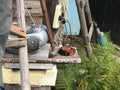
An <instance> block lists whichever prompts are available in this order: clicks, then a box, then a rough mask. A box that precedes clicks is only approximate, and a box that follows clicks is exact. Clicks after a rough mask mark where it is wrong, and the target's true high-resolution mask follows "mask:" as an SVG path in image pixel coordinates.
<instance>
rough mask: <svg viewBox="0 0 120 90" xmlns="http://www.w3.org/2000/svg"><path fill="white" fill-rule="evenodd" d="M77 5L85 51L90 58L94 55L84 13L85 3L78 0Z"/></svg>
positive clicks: (82, 0)
mask: <svg viewBox="0 0 120 90" xmlns="http://www.w3.org/2000/svg"><path fill="white" fill-rule="evenodd" d="M76 5H77V9H78V14H79V19H80V24H81V32H82V37H83V40H84V44H85V50H86V53H87V56H88V57H90V56H91V55H92V47H91V44H90V41H89V39H88V29H87V23H86V18H85V12H84V6H85V1H84V0H76Z"/></svg>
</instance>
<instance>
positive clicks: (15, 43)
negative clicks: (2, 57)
mask: <svg viewBox="0 0 120 90" xmlns="http://www.w3.org/2000/svg"><path fill="white" fill-rule="evenodd" d="M26 45H27V41H26V39H25V38H15V39H12V40H7V43H6V47H7V48H9V47H24V46H26Z"/></svg>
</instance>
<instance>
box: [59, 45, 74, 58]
mask: <svg viewBox="0 0 120 90" xmlns="http://www.w3.org/2000/svg"><path fill="white" fill-rule="evenodd" d="M59 53H60V54H61V55H64V56H72V55H74V53H75V49H74V48H71V47H68V46H63V47H61V48H60V50H59Z"/></svg>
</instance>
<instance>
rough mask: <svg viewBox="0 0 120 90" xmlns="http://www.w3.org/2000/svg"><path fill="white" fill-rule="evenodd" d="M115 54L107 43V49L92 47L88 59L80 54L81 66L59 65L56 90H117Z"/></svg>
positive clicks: (119, 68) (119, 70)
mask: <svg viewBox="0 0 120 90" xmlns="http://www.w3.org/2000/svg"><path fill="white" fill-rule="evenodd" d="M78 51H79V50H78ZM117 53H119V52H118V51H116V50H115V48H114V45H113V44H112V43H111V42H108V46H107V47H100V46H96V47H94V48H93V56H92V57H91V58H90V59H88V58H87V57H86V56H85V55H83V54H82V53H80V56H81V60H82V63H81V64H72V65H70V64H66V65H60V66H59V67H58V68H59V72H58V78H57V83H56V90H119V89H120V64H119V63H118V61H117V58H116V57H115V55H116V54H117ZM117 55H118V54H117Z"/></svg>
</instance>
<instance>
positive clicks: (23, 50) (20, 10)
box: [16, 0, 31, 90]
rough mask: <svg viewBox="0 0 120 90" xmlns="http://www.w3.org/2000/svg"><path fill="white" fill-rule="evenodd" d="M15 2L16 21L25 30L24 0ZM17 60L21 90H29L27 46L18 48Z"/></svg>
mask: <svg viewBox="0 0 120 90" xmlns="http://www.w3.org/2000/svg"><path fill="white" fill-rule="evenodd" d="M16 1H17V4H16V5H17V14H18V15H17V19H18V24H19V26H20V27H22V28H24V30H26V25H25V10H24V0H16ZM19 58H20V75H21V90H31V88H30V80H29V66H28V51H27V44H26V46H25V47H20V48H19Z"/></svg>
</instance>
